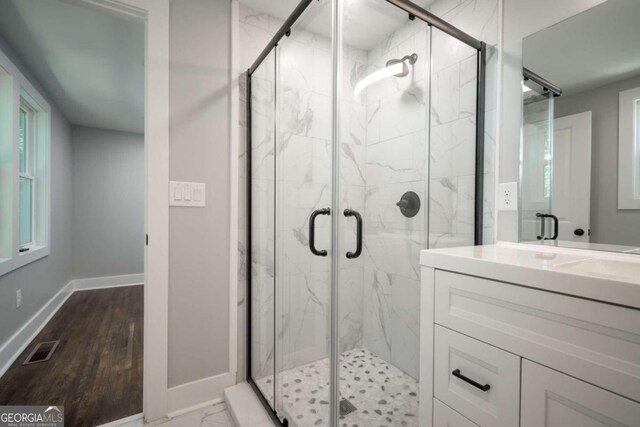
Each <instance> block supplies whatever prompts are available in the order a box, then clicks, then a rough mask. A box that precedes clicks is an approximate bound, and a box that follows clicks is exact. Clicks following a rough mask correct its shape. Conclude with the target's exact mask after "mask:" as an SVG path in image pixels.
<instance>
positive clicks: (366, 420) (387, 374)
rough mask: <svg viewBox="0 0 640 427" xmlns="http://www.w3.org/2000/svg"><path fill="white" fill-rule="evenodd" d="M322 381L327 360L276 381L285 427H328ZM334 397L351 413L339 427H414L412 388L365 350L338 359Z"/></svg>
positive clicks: (398, 372)
mask: <svg viewBox="0 0 640 427" xmlns="http://www.w3.org/2000/svg"><path fill="white" fill-rule="evenodd" d="M328 378H329V359H328V358H325V359H321V360H318V361H315V362H313V363H309V364H307V365H303V366H300V367H297V368H293V369H289V370H287V371H284V372H282V373H281V374H280V375H279V376H278V379H279V381H280V382H281V383H282V387H280V389H281V390H286V391H283V392H282V393H281V396H280V399H281V402H282V406H283V409H284V412H285V413H286V414H287V418H288V420H289V425H290V426H328V425H329V419H328V416H329V402H328V398H327V396H326V395H327V394H328V389H329V381H328ZM259 381H269V382H270V381H272V378H263V379H261V380H259ZM285 384H286V386H285ZM340 394H341V397H342V399H346V400H348V402H349V403H350V404H351V405H353V407H355V409H354V410H353V411H351V412H349V413H346V414H344V415H342V416H340V426H341V427H347V426H349V427H358V426H418V422H419V419H418V403H419V402H418V382H417V381H416V380H415V379H414V378H412V377H410V376H409V375H407V374H405V373H404V372H402V371H401V370H400V369H398V368H396V367H395V366H393V365H391V364H389V363H387V362H386V361H384V360H382V359H381V358H380V357H378V356H377V355H376V354H374V353H372V352H370V351H369V350H367V349H364V348H357V349H354V350H350V351H346V352H344V353H343V354H342V356H341V363H340ZM265 397H266V398H267V400H272V399H273V396H272V395H271V396H265ZM341 406H348V405H341Z"/></svg>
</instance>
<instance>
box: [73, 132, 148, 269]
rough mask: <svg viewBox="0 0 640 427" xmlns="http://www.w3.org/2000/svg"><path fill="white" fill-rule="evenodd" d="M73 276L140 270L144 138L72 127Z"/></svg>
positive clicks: (142, 238) (142, 241)
mask: <svg viewBox="0 0 640 427" xmlns="http://www.w3.org/2000/svg"><path fill="white" fill-rule="evenodd" d="M71 140H72V144H73V180H72V181H73V184H72V188H73V226H72V235H73V240H72V243H73V261H72V265H73V277H74V278H87V277H103V276H119V275H124V274H141V273H143V271H144V266H143V262H144V135H142V134H138V133H129V132H118V131H112V130H103V129H96V128H89V127H83V126H74V127H73V128H72V132H71Z"/></svg>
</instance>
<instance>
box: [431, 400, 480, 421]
mask: <svg viewBox="0 0 640 427" xmlns="http://www.w3.org/2000/svg"><path fill="white" fill-rule="evenodd" d="M433 427H478V425H477V424H474V423H472V422H471V421H469V420H468V419H467V418H465V417H463V416H462V415H460V414H459V413H457V412H456V411H454V410H453V409H451V408H449V407H448V406H447V405H445V404H444V403H442V402H440V401H439V400H438V399H435V398H434V399H433Z"/></svg>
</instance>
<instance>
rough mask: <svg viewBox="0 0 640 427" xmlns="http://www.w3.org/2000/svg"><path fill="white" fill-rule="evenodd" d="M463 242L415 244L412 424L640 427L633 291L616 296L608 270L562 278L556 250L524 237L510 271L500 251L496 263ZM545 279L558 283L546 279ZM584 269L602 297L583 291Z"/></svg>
mask: <svg viewBox="0 0 640 427" xmlns="http://www.w3.org/2000/svg"><path fill="white" fill-rule="evenodd" d="M465 250H467V252H465ZM468 251H469V249H468V248H456V249H448V250H436V251H424V252H423V254H422V256H421V263H422V271H421V274H422V287H421V292H422V295H421V300H422V301H421V331H420V335H421V365H420V390H421V391H420V393H421V395H420V425H421V426H423V427H431V426H435V427H458V426H462V427H467V426H480V427H511V426H514V427H516V426H521V427H589V426H629V427H640V306H635V305H634V304H635V302H634V301H635V299H634V298H635V295H631V294H630V297H629V301H630V303H631V304H630V305H629V306H623V305H621V304H618V303H617V301H616V300H615V298H619V296H616V295H615V293H616V292H617V290H616V289H617V288H616V284H615V283H612V281H611V280H605V279H602V278H593V277H586V276H585V277H584V278H583V279H584V281H582V280H577V281H575V280H574V281H573V282H572V280H573V279H575V277H569V278H568V276H569V274H567V273H566V272H565V271H561V272H556V270H555V267H554V266H555V265H556V264H557V263H559V262H563V261H566V260H565V258H566V255H563V256H561V257H558V256H553V254H551V255H548V254H547V255H545V254H542V255H541V254H540V253H536V252H535V251H532V250H530V249H526V250H523V251H522V252H520V253H518V254H517V256H516V259H520V261H526V262H521V264H522V265H525V266H522V265H521V266H520V268H521V270H522V272H521V274H513V272H514V270H513V267H514V266H513V259H514V258H509V257H506V258H507V259H509V262H506V261H505V265H508V268H506V271H507V272H508V273H509V274H503V273H504V271H503V270H504V269H502V268H501V265H500V262H499V257H496V256H492V257H489V256H488V254H491V253H493V252H491V250H488V251H487V252H485V253H483V252H482V251H478V252H473V254H475V256H474V257H472V258H471V259H470V258H469V252H468ZM458 252H461V253H462V254H463V255H458ZM498 252H500V253H505V250H500V251H498ZM506 253H507V254H508V251H506ZM493 255H495V253H493ZM578 255H581V254H578ZM456 256H457V257H458V259H457V260H456V259H455V258H456ZM483 256H486V257H488V258H489V259H488V260H485V259H483ZM528 256H530V257H531V258H530V259H528V258H527V257H528ZM550 259H551V260H553V261H552V262H551V263H549V262H548V261H549V260H550ZM536 260H538V261H540V265H541V267H540V268H536ZM529 261H531V262H529ZM634 261H635V260H634ZM638 262H639V263H640V258H639V259H638ZM639 267H640V264H639ZM567 279H569V281H568V282H567ZM609 279H610V278H609ZM554 280H556V281H559V282H563V284H559V285H558V287H559V288H562V287H563V286H564V288H563V290H564V292H562V293H560V292H554V291H553V281H554ZM593 280H601V281H602V283H601V285H602V286H609V287H610V288H609V292H610V293H611V297H610V299H609V300H594V299H593V298H591V297H585V296H584V295H583V294H582V293H581V289H580V286H583V285H584V286H585V288H586V289H587V290H586V291H585V293H586V292H589V289H591V287H593V286H594V285H595V283H593ZM638 280H639V281H640V276H639V277H638ZM537 281H540V282H541V284H540V286H535V284H536V282H537ZM567 283H573V285H572V286H573V288H571V289H570V290H572V293H571V294H569V293H567V292H566V291H567V289H568V288H567V286H568V285H567ZM626 285H629V283H628V282H625V286H626ZM637 288H638V296H640V283H638V284H637ZM624 289H625V292H629V290H630V289H631V291H632V292H633V288H629V287H628V286H626V287H625V288H624Z"/></svg>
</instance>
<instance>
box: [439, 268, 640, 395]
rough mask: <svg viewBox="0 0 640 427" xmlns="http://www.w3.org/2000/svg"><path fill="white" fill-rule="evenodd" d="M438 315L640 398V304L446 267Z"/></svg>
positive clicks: (461, 327)
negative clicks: (578, 295) (498, 279)
mask: <svg viewBox="0 0 640 427" xmlns="http://www.w3.org/2000/svg"><path fill="white" fill-rule="evenodd" d="M434 315H435V323H437V324H440V325H444V326H446V327H448V328H451V329H454V330H456V331H459V332H461V333H463V334H466V335H469V336H473V337H474V338H477V339H479V340H481V341H483V342H486V343H489V344H492V345H495V346H496V347H499V348H502V349H505V350H507V351H509V352H512V353H515V354H518V355H520V356H522V357H524V358H527V359H530V360H533V361H535V362H538V363H540V364H543V365H545V366H549V367H551V368H553V369H556V370H558V371H561V372H566V373H567V374H569V375H571V376H574V377H577V378H580V379H583V380H585V381H587V382H589V383H592V384H595V385H598V386H600V387H602V388H605V389H607V390H611V391H613V392H616V393H618V394H621V395H623V396H627V397H629V398H631V399H634V400H637V401H640V310H634V309H630V308H626V307H620V306H616V305H612V304H605V303H600V302H595V301H591V300H585V299H581V298H575V297H570V296H566V295H560V294H555V293H553V292H546V291H541V290H537V289H531V288H525V287H522V286H517V285H511V284H507V283H502V282H495V281H492V280H487V279H481V278H477V277H472V276H466V275H463V274H456V273H451V272H447V271H442V270H436V273H435V314H434Z"/></svg>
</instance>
